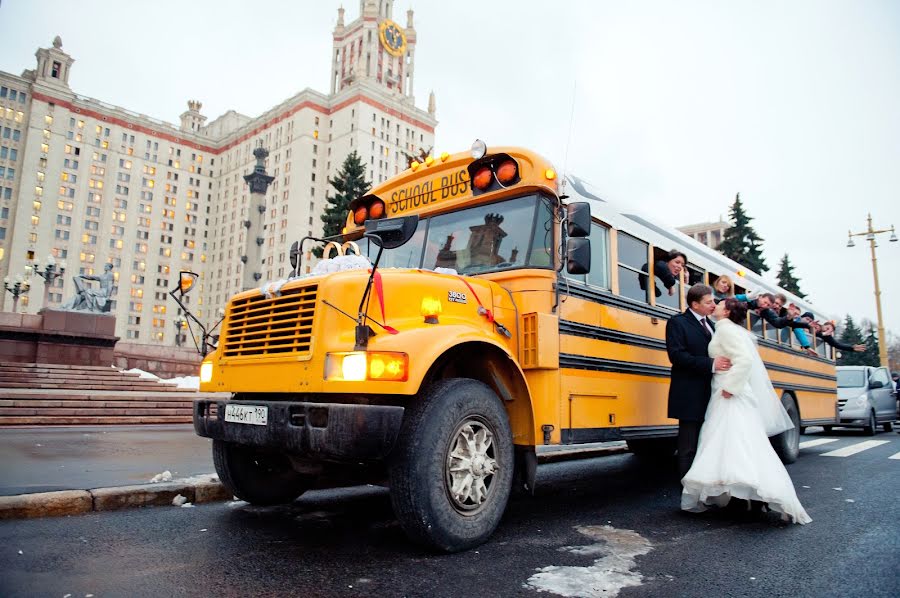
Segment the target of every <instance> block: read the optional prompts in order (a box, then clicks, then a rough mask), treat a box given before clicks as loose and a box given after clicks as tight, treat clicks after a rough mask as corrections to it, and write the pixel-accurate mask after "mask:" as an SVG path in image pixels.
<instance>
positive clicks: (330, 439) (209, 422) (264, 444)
mask: <svg viewBox="0 0 900 598" xmlns="http://www.w3.org/2000/svg"><path fill="white" fill-rule="evenodd" d="M226 405H246V406H252V407H265V408H266V410H267V422H266V424H265V425H256V424H248V423H236V422H230V421H225V406H226ZM402 421H403V407H395V406H387V405H349V404H344V403H307V402H285V401H213V400H208V399H200V400H196V401H194V430H195V431H196V432H197V434H198V435H199V436H203V437H205V438H212V439H215V440H223V441H225V442H233V443H236V444H243V445H248V446H256V447H260V448H265V449H269V450H275V451H280V452H284V453H289V454H293V455H298V456H303V457H309V458H312V459H317V460H319V459H321V460H326V461H338V462H348V461H361V460H362V461H373V460H375V461H377V460H382V459H384V458H385V457H387V455H388V454H389V453H390V452H391V450H392V449H393V448H394V445H395V444H396V442H397V436H398V435H399V433H400V425H401V423H402Z"/></svg>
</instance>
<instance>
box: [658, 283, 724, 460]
mask: <svg viewBox="0 0 900 598" xmlns="http://www.w3.org/2000/svg"><path fill="white" fill-rule="evenodd" d="M687 304H688V309H687V310H685V312H684V313H681V314H678V315H677V316H673V317H672V318H671V319H669V321H668V323H667V324H666V350H667V351H668V353H669V361H671V362H672V381H671V384H670V385H669V417H671V418H674V419H677V420H678V469H679V471H680V472H681V477H684V475H685V474H686V473H687V472H688V470H689V469H690V468H691V463H693V461H694V455H695V454H696V453H697V443H698V441H699V439H700V426H702V425H703V419H704V418H705V417H706V406H707V404H708V403H709V398H710V394H711V387H712V377H713V373H714V372H724V371H726V370H728V369H729V368H731V361H729V360H728V359H727V358H726V357H716V358H715V359H713V358H711V357H710V356H709V353H708V351H707V347H708V346H709V341H710V340H711V339H712V335H713V332H714V331H715V325H714V324H713V323H712V322H711V321H710V320H709V319H708V316H709V315H710V314H711V313H712V312H713V311H714V310H715V308H716V302H715V299H714V295H713V289H712V287H709V286H707V285H705V284H695V285H694V286H692V287H691V288H690V289H688V293H687Z"/></svg>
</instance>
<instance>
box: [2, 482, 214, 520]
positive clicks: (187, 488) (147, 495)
mask: <svg viewBox="0 0 900 598" xmlns="http://www.w3.org/2000/svg"><path fill="white" fill-rule="evenodd" d="M179 494H180V495H181V496H183V497H184V498H186V499H187V502H190V503H193V504H202V503H208V502H216V501H223V500H231V498H232V496H231V493H230V492H228V491H227V490H226V489H225V487H224V486H223V485H222V484H221V483H219V482H218V481H213V480H212V479H208V480H202V481H181V482H178V481H175V482H165V483H160V484H138V485H134V486H117V487H113V488H94V489H92V490H62V491H59V492H37V493H33V494H18V495H14V496H0V519H31V518H35V517H65V516H69V515H81V514H83V513H90V512H92V511H118V510H120V509H130V508H134V507H149V506H163V505H172V500H173V499H174V498H175V497H176V496H178V495H179Z"/></svg>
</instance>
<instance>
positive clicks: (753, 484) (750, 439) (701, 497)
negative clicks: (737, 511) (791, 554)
mask: <svg viewBox="0 0 900 598" xmlns="http://www.w3.org/2000/svg"><path fill="white" fill-rule="evenodd" d="M713 317H714V318H715V319H716V331H715V333H714V335H713V338H712V340H711V341H710V343H709V355H710V357H711V358H714V359H717V358H723V357H724V358H726V359H728V360H730V362H731V364H732V365H731V367H730V368H729V369H728V370H727V371H724V372H716V374H715V376H714V377H713V381H712V389H711V391H712V392H711V397H710V399H709V405H708V407H707V409H706V413H705V421H704V423H703V433H702V435H701V436H700V444H699V446H698V447H697V455H696V457H695V458H694V462H693V464H692V465H691V468H690V470H689V471H688V472H687V474H686V475H685V476H684V477H683V478H682V480H681V482H682V485H683V487H684V490H683V491H682V494H681V508H682V509H684V510H685V511H693V512H701V511H705V510H706V509H707V508H708V507H710V506H719V507H724V506H726V505H727V504H728V503H729V501H731V500H732V499H738V500H745V501H748V509H749V507H750V504H749V503H752V502H757V503H758V504H760V503H765V504H767V505H768V508H769V509H770V510H773V511H776V512H778V513H781V515H782V518H783V519H784V520H786V521H793V522H794V523H799V524H805V523H809V522H810V521H812V519H811V518H810V516H809V515H808V514H807V513H806V510H805V509H804V508H803V505H801V504H800V500H799V499H798V498H797V492H796V491H795V490H794V484H793V482H791V478H790V476H789V475H788V472H787V470H786V469H785V468H784V465H782V463H781V460H780V459H779V457H778V454H777V453H776V452H775V449H773V448H772V445H771V443H770V442H769V438H770V437H772V436H775V435H777V434H781V433H783V432H785V431H787V430H790V429H792V428H793V427H794V423H793V421H791V418H790V416H789V415H788V413H787V411H785V409H784V406H783V405H782V404H781V401H779V400H778V395H777V394H776V393H775V389H774V388H773V387H772V383H771V382H770V381H769V376H768V374H767V373H766V368H765V365H763V362H762V359H761V358H760V356H759V351H758V349H757V346H756V338H755V337H754V336H753V335H752V334H750V333H749V332H748V331H747V330H746V329H745V328H744V327H743V322H745V321H746V318H747V306H746V304H744V303H742V302H740V301H738V300H737V299H734V298H728V299H726V300H725V301H722V302H720V303H719V304H718V305H717V306H716V308H715V311H714V312H713ZM760 506H762V504H760Z"/></svg>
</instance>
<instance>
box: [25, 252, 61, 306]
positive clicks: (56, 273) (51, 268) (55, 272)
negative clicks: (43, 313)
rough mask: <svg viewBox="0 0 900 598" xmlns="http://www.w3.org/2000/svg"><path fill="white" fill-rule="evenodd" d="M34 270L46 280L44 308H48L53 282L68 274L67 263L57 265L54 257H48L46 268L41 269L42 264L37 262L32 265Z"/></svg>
mask: <svg viewBox="0 0 900 598" xmlns="http://www.w3.org/2000/svg"><path fill="white" fill-rule="evenodd" d="M32 269H33V271H34V273H35V274H37V275H38V276H40V277H41V278H43V279H44V303H43V307H44V308H46V307H47V299H48V298H49V297H50V286H51V285H52V284H53V281H54V280H56V279H57V278H59V277H60V276H62V275H63V274H65V272H66V263H65V262H62V263H60V264H58V265H57V263H56V260H55V259H53V256H52V255H48V256H47V263H46V265H44V267H43V268H42V267H41V264H40V262H38V261H35V262H34V264H33V265H32Z"/></svg>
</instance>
